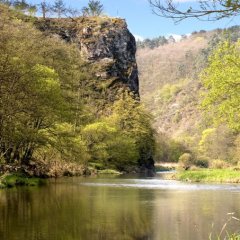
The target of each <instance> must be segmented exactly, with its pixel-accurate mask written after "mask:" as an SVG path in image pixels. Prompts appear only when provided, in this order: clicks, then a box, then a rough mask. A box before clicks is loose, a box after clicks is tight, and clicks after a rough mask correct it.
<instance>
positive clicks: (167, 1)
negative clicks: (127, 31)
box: [149, 0, 240, 22]
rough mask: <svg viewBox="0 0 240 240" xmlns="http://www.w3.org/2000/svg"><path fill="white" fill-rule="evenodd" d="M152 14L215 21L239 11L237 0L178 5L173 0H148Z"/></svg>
mask: <svg viewBox="0 0 240 240" xmlns="http://www.w3.org/2000/svg"><path fill="white" fill-rule="evenodd" d="M149 3H150V6H151V8H152V11H153V13H154V14H156V15H158V16H162V17H166V18H172V19H174V21H176V22H179V21H181V20H183V19H186V18H197V19H200V20H208V21H216V20H219V19H222V18H228V17H234V16H237V15H239V13H240V1H239V0H216V1H205V0H197V1H196V2H194V3H193V4H185V6H187V7H185V8H184V7H183V6H179V4H178V2H177V1H174V0H149Z"/></svg>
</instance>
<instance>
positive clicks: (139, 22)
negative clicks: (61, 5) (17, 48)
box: [32, 0, 240, 38]
mask: <svg viewBox="0 0 240 240" xmlns="http://www.w3.org/2000/svg"><path fill="white" fill-rule="evenodd" d="M180 1H183V2H182V3H180V4H182V5H183V6H184V5H187V4H195V3H194V0H180ZM191 1H193V2H191ZM32 2H38V1H37V0H32ZM49 2H51V3H52V2H54V0H50V1H49ZM101 2H102V4H103V5H104V12H105V13H106V14H107V15H110V16H118V17H121V18H124V19H126V21H127V24H128V27H129V29H130V31H131V32H132V33H133V34H134V35H137V36H141V37H143V38H152V37H157V36H160V35H161V36H162V35H164V36H167V35H172V34H178V35H181V34H188V33H191V32H193V31H199V30H202V29H203V30H211V29H215V28H227V27H230V26H232V25H238V22H239V20H240V18H234V19H225V20H221V21H217V22H203V21H199V20H194V19H187V20H184V21H182V22H180V23H179V24H177V25H176V24H175V23H174V22H173V21H172V20H171V19H166V18H162V17H159V16H156V15H154V14H152V11H151V8H150V6H149V3H148V0H101ZM65 3H66V5H69V6H72V7H76V8H79V9H81V8H82V7H83V6H86V5H87V3H88V0H68V1H67V0H65Z"/></svg>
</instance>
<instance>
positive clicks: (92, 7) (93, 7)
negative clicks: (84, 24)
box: [82, 0, 103, 16]
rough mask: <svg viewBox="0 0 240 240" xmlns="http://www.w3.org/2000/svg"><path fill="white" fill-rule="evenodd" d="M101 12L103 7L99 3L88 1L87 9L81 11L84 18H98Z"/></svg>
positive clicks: (93, 0)
mask: <svg viewBox="0 0 240 240" xmlns="http://www.w3.org/2000/svg"><path fill="white" fill-rule="evenodd" d="M102 12H103V5H102V4H101V2H100V1H95V0H90V1H89V3H88V6H87V7H84V8H83V9H82V13H83V15H84V16H100V15H101V14H102Z"/></svg>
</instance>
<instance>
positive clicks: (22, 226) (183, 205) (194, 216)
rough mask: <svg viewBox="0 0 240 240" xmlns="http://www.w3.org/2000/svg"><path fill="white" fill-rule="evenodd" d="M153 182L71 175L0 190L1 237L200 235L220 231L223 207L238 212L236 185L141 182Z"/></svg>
mask: <svg viewBox="0 0 240 240" xmlns="http://www.w3.org/2000/svg"><path fill="white" fill-rule="evenodd" d="M154 181H155V182H154ZM156 181H159V180H158V179H147V180H146V179H122V178H116V179H108V178H104V179H79V178H75V179H61V180H58V181H56V182H53V183H50V184H48V185H47V186H44V187H41V188H19V189H10V190H1V191H0V239H1V240H2V239H3V240H81V239H83V240H88V239H89V240H94V239H104V240H108V239H111V240H112V239H113V240H114V239H117V240H125V239H126V240H145V239H146V240H147V239H154V240H155V239H156V240H158V239H163V240H164V239H174V240H177V239H181V240H182V239H183V240H187V239H195V240H197V239H199V240H200V239H201V240H202V239H208V236H209V233H210V232H213V233H214V232H219V231H220V229H221V227H222V225H223V224H224V222H225V221H226V219H227V218H226V214H227V213H228V212H235V213H236V216H240V201H239V200H240V192H238V191H235V192H234V191H232V190H231V189H232V187H236V186H227V185H226V186H223V187H224V188H223V190H222V191H218V190H216V189H215V190H213V189H211V190H206V189H200V190H198V191H193V190H191V191H189V189H186V188H184V189H183V188H181V187H180V189H178V188H174V189H173V188H171V187H170V188H167V187H166V188H156V187H148V188H147V187H146V185H148V186H151V185H157V183H156ZM158 184H160V182H158ZM161 184H164V183H161ZM166 184H170V183H169V182H166ZM173 184H174V183H171V184H170V185H169V186H172V185H173ZM129 185H130V187H129ZM132 185H135V187H133V186H132ZM143 185H144V186H143ZM141 186H143V187H141ZM179 186H180V185H179ZM191 186H192V185H191ZM227 187H229V190H228V189H227ZM190 189H191V188H190ZM212 223H214V224H215V226H214V228H212ZM238 224H239V223H237V222H231V223H230V225H229V228H228V230H230V231H235V230H238V229H239V225H238Z"/></svg>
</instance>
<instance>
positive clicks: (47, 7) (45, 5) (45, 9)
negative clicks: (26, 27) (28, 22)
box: [39, 0, 51, 19]
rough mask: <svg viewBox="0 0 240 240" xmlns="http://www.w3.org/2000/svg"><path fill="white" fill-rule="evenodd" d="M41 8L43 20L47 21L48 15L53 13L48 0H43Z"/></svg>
mask: <svg viewBox="0 0 240 240" xmlns="http://www.w3.org/2000/svg"><path fill="white" fill-rule="evenodd" d="M39 6H40V11H41V13H42V17H43V19H45V18H46V16H47V13H49V12H50V11H51V5H50V4H48V3H47V2H46V0H43V1H42V2H40V4H39Z"/></svg>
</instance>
